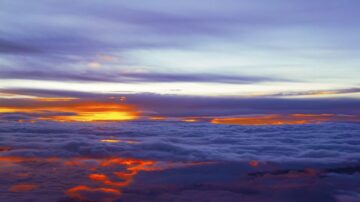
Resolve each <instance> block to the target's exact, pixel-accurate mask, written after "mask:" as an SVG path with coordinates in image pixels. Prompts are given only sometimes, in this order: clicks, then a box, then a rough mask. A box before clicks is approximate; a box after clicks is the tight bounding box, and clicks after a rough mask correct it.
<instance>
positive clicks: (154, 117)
mask: <svg viewBox="0 0 360 202" xmlns="http://www.w3.org/2000/svg"><path fill="white" fill-rule="evenodd" d="M149 120H152V121H164V120H166V117H164V116H150V117H149Z"/></svg>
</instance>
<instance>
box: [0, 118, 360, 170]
mask: <svg viewBox="0 0 360 202" xmlns="http://www.w3.org/2000/svg"><path fill="white" fill-rule="evenodd" d="M101 140H118V142H102V141H101ZM0 147H6V148H7V149H6V151H5V150H4V151H2V152H0V155H1V156H21V157H60V158H72V157H83V156H86V157H93V158H97V157H133V158H140V159H153V160H159V161H250V160H257V161H270V162H271V161H274V162H314V163H322V162H324V163H340V162H358V161H359V160H360V124H349V123H328V124H314V125H284V126H238V125H213V124H210V123H179V122H146V121H144V122H120V123H119V122H113V123H57V122H38V123H17V122H2V123H0Z"/></svg>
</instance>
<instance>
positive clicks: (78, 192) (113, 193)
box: [65, 185, 121, 202]
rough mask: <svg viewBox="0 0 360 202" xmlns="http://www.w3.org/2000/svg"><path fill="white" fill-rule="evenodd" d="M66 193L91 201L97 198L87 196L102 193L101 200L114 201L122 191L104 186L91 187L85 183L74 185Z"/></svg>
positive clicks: (105, 201) (72, 196)
mask: <svg viewBox="0 0 360 202" xmlns="http://www.w3.org/2000/svg"><path fill="white" fill-rule="evenodd" d="M65 193H66V194H67V195H68V196H70V197H71V198H75V199H78V200H91V201H93V200H96V198H92V197H86V196H92V195H100V197H101V201H104V202H111V201H114V200H116V199H117V198H118V197H120V195H121V192H120V191H119V190H117V189H111V188H104V187H100V188H91V187H88V186H85V185H79V186H76V187H73V188H71V189H69V190H67V191H66V192H65ZM98 197H99V196H98ZM96 201H97V200H96Z"/></svg>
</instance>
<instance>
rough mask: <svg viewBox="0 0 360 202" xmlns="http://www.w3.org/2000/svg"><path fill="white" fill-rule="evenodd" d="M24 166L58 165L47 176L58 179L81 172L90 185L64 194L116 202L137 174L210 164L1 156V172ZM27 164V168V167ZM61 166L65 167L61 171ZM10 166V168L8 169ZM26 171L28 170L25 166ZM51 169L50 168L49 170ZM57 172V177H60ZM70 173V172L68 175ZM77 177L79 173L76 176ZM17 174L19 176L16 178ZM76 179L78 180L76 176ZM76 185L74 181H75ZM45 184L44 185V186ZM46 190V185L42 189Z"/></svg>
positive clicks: (21, 187) (27, 187)
mask: <svg viewBox="0 0 360 202" xmlns="http://www.w3.org/2000/svg"><path fill="white" fill-rule="evenodd" d="M22 163H25V164H24V165H36V168H37V166H38V165H42V166H44V165H46V164H47V163H51V164H54V165H57V167H58V168H57V169H56V170H57V172H56V173H49V174H50V175H55V176H57V175H58V176H61V175H63V174H64V173H61V171H66V172H69V170H70V171H71V170H72V169H76V170H77V169H81V170H82V173H84V177H85V179H90V180H91V181H90V182H92V183H95V184H96V185H92V186H91V185H90V184H91V183H90V184H87V183H86V184H80V185H75V186H74V185H72V187H70V188H68V189H67V190H65V194H66V195H67V196H69V197H71V198H74V199H77V200H84V201H87V200H89V201H108V202H111V201H115V200H116V199H118V198H119V197H120V196H121V191H122V188H124V187H126V186H128V185H129V184H131V183H132V182H133V180H134V177H135V176H136V175H137V174H139V172H142V171H143V172H148V171H160V170H166V169H171V168H182V167H189V166H197V165H208V164H211V163H213V162H157V161H154V160H142V159H134V158H118V157H113V158H89V157H76V158H66V159H64V158H57V157H48V158H42V157H17V156H7V157H5V156H0V168H2V169H4V170H3V172H9V171H11V170H12V169H13V167H14V166H21V165H22ZM29 163H30V164H29ZM61 165H62V166H64V167H61ZM7 166H9V167H7ZM26 168H28V167H27V166H26ZM51 168H52V166H51ZM31 172H33V171H32V170H27V171H26V173H24V170H22V172H21V173H17V174H16V175H14V176H17V177H21V178H24V177H28V176H29V173H31ZM59 172H60V173H59ZM70 173H71V172H70ZM76 173H78V171H77V172H76ZM18 174H21V176H19V175H18ZM77 177H78V176H77ZM75 182H76V181H75ZM44 183H46V182H44ZM44 186H45V185H44ZM37 188H39V186H38V185H37V184H34V183H29V182H27V183H22V184H15V185H13V186H11V187H10V188H9V189H8V190H9V191H11V192H26V191H32V190H34V189H37Z"/></svg>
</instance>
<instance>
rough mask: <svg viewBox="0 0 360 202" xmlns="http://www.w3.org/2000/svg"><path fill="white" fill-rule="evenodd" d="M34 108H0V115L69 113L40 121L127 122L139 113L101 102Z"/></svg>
mask: <svg viewBox="0 0 360 202" xmlns="http://www.w3.org/2000/svg"><path fill="white" fill-rule="evenodd" d="M41 103H42V102H40V103H39V104H37V105H34V106H16V107H15V106H0V113H9V112H26V113H39V114H40V115H41V114H42V113H44V112H54V113H59V112H61V113H69V115H59V116H56V115H55V116H47V115H46V113H44V116H43V117H41V118H39V119H40V120H51V121H79V122H89V121H127V120H134V119H137V118H138V116H139V114H140V113H139V112H138V110H137V109H136V107H135V106H132V105H125V104H120V103H102V102H76V101H75V102H71V101H66V102H61V103H54V104H49V103H48V102H47V101H46V102H43V104H41Z"/></svg>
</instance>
